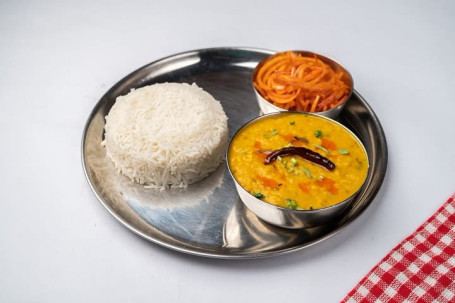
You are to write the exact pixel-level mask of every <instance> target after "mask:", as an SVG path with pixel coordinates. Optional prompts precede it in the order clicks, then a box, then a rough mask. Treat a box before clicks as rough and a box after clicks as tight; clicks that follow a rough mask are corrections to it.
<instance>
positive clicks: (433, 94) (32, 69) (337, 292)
mask: <svg viewBox="0 0 455 303" xmlns="http://www.w3.org/2000/svg"><path fill="white" fill-rule="evenodd" d="M454 13H455V2H451V1H416V2H413V1H382V2H380V1H375V2H365V1H317V2H316V1H287V0H283V1H255V2H249V1H227V2H219V3H217V2H216V1H199V0H198V1H185V2H184V1H181V3H177V2H176V3H172V4H171V3H170V1H145V0H144V1H111V2H109V1H72V2H70V1H12V0H11V1H10V0H6V1H2V2H1V3H0V37H1V42H0V70H1V73H0V102H1V110H0V137H1V142H2V143H1V149H0V184H1V189H2V190H1V192H2V199H1V205H2V209H1V211H0V239H1V244H0V273H1V274H0V301H1V302H144V301H150V302H232V301H240V302H241V301H246V299H249V302H291V301H292V300H299V302H337V301H339V300H341V299H342V298H343V297H344V296H345V295H346V294H347V293H348V292H349V291H350V290H351V289H352V288H353V287H354V286H355V284H356V283H357V282H358V281H359V280H360V279H361V278H362V277H363V276H364V275H365V274H366V273H367V272H368V271H369V270H370V269H371V268H372V267H373V266H374V265H375V264H376V263H377V262H378V261H380V259H381V258H382V257H384V256H385V255H386V254H387V252H388V251H389V250H390V249H392V248H393V247H394V246H395V245H397V244H398V243H399V242H400V241H401V240H402V239H404V238H405V237H406V236H407V235H409V234H410V233H411V232H413V231H414V230H415V229H416V228H417V227H418V226H419V225H420V224H421V223H423V221H424V220H425V219H427V218H428V217H429V216H430V215H431V214H432V213H433V212H434V211H436V210H437V208H438V207H439V206H440V205H441V204H442V203H443V202H444V201H445V200H446V199H447V198H448V197H449V196H450V195H451V194H452V193H453V192H454V191H455V182H454V181H455V160H454V156H455V126H454V124H455V123H454V122H453V121H454V118H453V117H454V116H453V115H454V112H455V99H454V96H455V85H454V79H455V74H454V71H455V60H454V54H455V31H454V29H455V18H453V16H454ZM220 46H246V47H258V48H266V49H272V50H288V49H303V50H312V51H316V52H320V53H323V54H326V55H329V56H331V57H333V58H335V59H337V60H338V61H340V62H342V63H343V64H344V65H345V66H346V67H347V68H348V69H349V70H350V71H351V73H352V75H353V77H354V78H355V87H356V89H357V91H358V92H359V93H360V94H361V95H362V96H363V97H364V98H365V99H366V100H367V102H368V103H369V104H370V105H371V107H372V108H373V110H374V111H375V112H376V114H377V115H378V117H379V119H380V121H381V123H382V126H383V128H384V131H385V133H386V136H387V141H388V147H389V165H388V170H387V175H386V178H385V181H384V183H383V186H382V188H381V190H380V192H379V194H378V195H377V196H376V198H375V200H374V202H373V203H372V205H371V207H369V208H368V209H367V211H366V212H365V213H363V214H362V215H361V216H360V217H359V218H358V220H356V221H355V222H354V223H353V224H351V225H349V226H348V227H347V228H346V229H344V230H343V231H341V232H340V233H338V234H336V235H335V236H334V237H332V238H330V239H328V240H327V241H324V242H322V243H320V244H318V245H315V246H312V247H310V248H308V249H305V250H302V251H298V252H295V253H291V254H287V255H284V256H280V257H274V258H266V259H259V260H244V261H227V260H216V259H208V258H201V257H195V256H190V255H185V254H182V253H178V252H174V251H171V250H168V249H165V248H162V247H160V246H158V245H155V244H152V243H150V242H148V241H146V240H143V239H142V238H140V237H138V236H136V235H135V234H133V233H132V232H130V231H129V230H127V229H126V228H124V227H123V226H122V225H121V224H119V223H118V222H117V221H116V220H115V219H114V218H113V217H112V216H111V215H110V214H109V213H108V212H107V211H106V209H105V208H104V207H103V206H102V205H101V204H100V203H99V202H98V201H97V199H96V197H95V195H94V194H93V193H92V192H91V190H90V188H89V186H88V183H87V181H86V180H85V177H84V174H83V170H82V165H81V159H80V158H81V155H80V145H81V136H82V131H83V127H84V124H85V122H86V120H87V118H88V115H89V113H90V111H91V110H92V108H93V107H94V105H95V104H96V102H97V101H98V100H99V99H100V97H101V96H102V95H103V94H104V93H105V92H106V91H107V90H108V89H109V88H110V87H111V86H112V85H113V84H114V83H116V82H117V81H118V80H120V79H121V78H122V77H124V76H125V75H127V74H128V73H130V72H131V71H133V70H135V69H137V68H138V67H141V66H143V65H145V64H147V63H149V62H152V61H154V60H157V59H160V58H162V57H165V56H168V55H172V54H175V53H179V52H183V51H187V50H193V49H200V48H207V47H220Z"/></svg>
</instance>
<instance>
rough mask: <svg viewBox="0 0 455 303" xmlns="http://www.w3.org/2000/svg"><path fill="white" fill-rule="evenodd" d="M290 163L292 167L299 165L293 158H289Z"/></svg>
mask: <svg viewBox="0 0 455 303" xmlns="http://www.w3.org/2000/svg"><path fill="white" fill-rule="evenodd" d="M291 163H292V165H294V166H297V165H299V162H297V160H296V159H295V158H294V157H292V158H291Z"/></svg>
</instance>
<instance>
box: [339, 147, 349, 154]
mask: <svg viewBox="0 0 455 303" xmlns="http://www.w3.org/2000/svg"><path fill="white" fill-rule="evenodd" d="M338 153H339V154H340V155H348V154H349V150H347V149H346V148H339V149H338Z"/></svg>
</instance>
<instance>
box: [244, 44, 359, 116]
mask: <svg viewBox="0 0 455 303" xmlns="http://www.w3.org/2000/svg"><path fill="white" fill-rule="evenodd" d="M253 87H254V90H255V93H256V98H257V100H258V104H259V107H260V108H261V111H262V112H263V113H264V114H269V113H273V112H279V111H299V112H306V113H313V114H317V115H321V116H325V117H329V118H336V117H337V116H338V115H339V114H340V112H341V111H342V109H343V107H344V106H345V105H346V102H347V101H348V100H349V98H350V96H351V94H352V91H353V87H354V81H353V79H352V76H351V74H350V73H349V72H348V71H347V70H346V69H345V68H344V67H343V66H342V65H341V64H340V63H338V62H336V61H335V60H333V59H331V58H329V57H326V56H323V55H320V54H316V53H314V52H309V51H285V52H278V53H275V54H274V55H271V56H270V57H267V58H265V59H264V60H262V61H261V62H259V64H258V65H257V66H256V68H255V70H254V71H253Z"/></svg>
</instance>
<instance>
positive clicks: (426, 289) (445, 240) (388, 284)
mask: <svg viewBox="0 0 455 303" xmlns="http://www.w3.org/2000/svg"><path fill="white" fill-rule="evenodd" d="M342 302H346V303H351V302H455V194H454V195H453V196H452V197H450V198H449V199H448V200H447V202H445V203H444V204H443V205H442V206H441V208H440V209H439V210H438V211H437V212H436V213H435V214H434V215H433V216H431V217H430V218H429V219H428V220H427V221H426V222H425V223H423V224H422V225H421V226H420V227H419V228H418V229H417V230H416V231H415V232H414V233H413V234H412V235H410V236H409V237H408V238H406V239H405V240H403V242H401V243H400V244H399V245H397V246H396V247H395V248H394V249H392V251H391V252H390V253H389V254H388V255H387V256H385V258H384V259H382V260H381V261H380V262H379V263H378V264H377V265H376V266H375V267H374V268H373V269H372V270H371V271H370V272H369V273H368V274H367V275H366V276H365V277H364V278H363V279H362V280H361V281H360V282H359V283H358V284H357V286H356V287H354V289H352V290H351V291H350V292H349V293H348V295H347V296H346V297H345V298H344V299H343V300H342Z"/></svg>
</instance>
